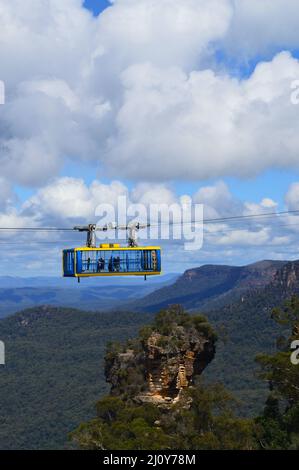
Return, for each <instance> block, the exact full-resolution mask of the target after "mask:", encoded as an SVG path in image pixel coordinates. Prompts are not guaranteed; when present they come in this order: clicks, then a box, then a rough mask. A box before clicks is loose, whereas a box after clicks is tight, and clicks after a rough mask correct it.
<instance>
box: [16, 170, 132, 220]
mask: <svg viewBox="0 0 299 470" xmlns="http://www.w3.org/2000/svg"><path fill="white" fill-rule="evenodd" d="M121 195H127V188H126V187H125V186H124V185H123V184H122V183H120V182H118V181H115V182H112V183H111V184H101V183H100V182H99V181H94V182H93V183H92V184H91V185H90V186H87V185H86V184H85V182H84V180H82V179H77V178H68V177H65V178H57V179H55V180H54V181H53V182H51V183H50V184H48V185H46V186H45V187H43V188H41V189H40V190H39V191H38V192H37V193H36V194H35V195H34V196H32V197H31V198H30V199H29V200H28V201H26V202H25V203H24V204H23V207H22V210H23V212H24V214H32V215H35V217H38V219H39V220H40V223H41V222H42V221H45V220H53V221H56V222H57V223H60V224H61V222H65V223H68V222H70V223H71V221H73V220H82V221H84V222H89V223H90V222H91V221H92V220H94V217H95V210H96V207H97V206H98V204H101V203H110V204H113V205H115V204H116V202H117V198H118V196H121ZM112 222H113V221H112Z"/></svg>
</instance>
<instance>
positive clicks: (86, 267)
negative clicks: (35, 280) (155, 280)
mask: <svg viewBox="0 0 299 470" xmlns="http://www.w3.org/2000/svg"><path fill="white" fill-rule="evenodd" d="M159 274H161V249H160V247H157V246H147V247H139V246H138V247H121V246H120V245H118V244H102V245H100V246H99V247H95V248H91V247H88V246H87V247H79V248H72V249H67V250H63V276H64V277H75V278H78V279H80V278H81V277H96V276H102V277H108V276H144V277H145V278H146V277H147V276H154V275H159Z"/></svg>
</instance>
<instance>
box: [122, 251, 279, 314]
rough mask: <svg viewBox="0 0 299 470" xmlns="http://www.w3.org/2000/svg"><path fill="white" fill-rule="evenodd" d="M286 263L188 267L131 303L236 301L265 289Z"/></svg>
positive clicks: (155, 306)
mask: <svg viewBox="0 0 299 470" xmlns="http://www.w3.org/2000/svg"><path fill="white" fill-rule="evenodd" d="M287 264H288V261H271V260H264V261H260V262H257V263H254V264H250V265H247V266H225V265H223V266H222V265H204V266H201V267H200V268H193V269H188V270H187V271H185V273H184V274H183V275H182V276H180V277H179V278H178V279H177V280H176V281H175V282H174V283H173V284H171V285H168V286H165V287H162V288H161V289H158V290H155V291H154V292H151V293H150V294H148V295H146V296H145V297H144V298H142V299H138V301H137V302H133V303H132V304H131V305H130V306H131V307H132V308H134V309H137V310H138V309H140V310H142V311H148V312H155V311H157V310H159V309H161V308H165V307H167V306H168V305H170V304H181V305H183V306H184V307H185V308H189V309H201V310H203V311H208V310H211V309H213V308H219V307H220V306H224V305H226V304H228V303H232V302H235V301H237V300H238V299H239V298H240V297H241V296H242V295H243V294H246V293H247V292H248V291H250V290H255V289H262V288H264V287H265V286H266V285H268V284H269V283H271V282H272V281H274V278H275V276H276V274H277V272H278V270H279V269H281V268H282V267H283V266H285V265H287ZM127 307H129V305H127Z"/></svg>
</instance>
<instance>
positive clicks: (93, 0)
mask: <svg viewBox="0 0 299 470" xmlns="http://www.w3.org/2000/svg"><path fill="white" fill-rule="evenodd" d="M84 5H85V7H86V8H87V9H88V10H91V11H92V12H93V13H94V15H98V14H99V13H101V11H103V10H104V9H105V8H107V7H108V6H109V5H111V3H110V2H108V1H106V0H85V2H84Z"/></svg>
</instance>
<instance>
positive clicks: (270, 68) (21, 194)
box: [0, 0, 299, 274]
mask: <svg viewBox="0 0 299 470" xmlns="http://www.w3.org/2000/svg"><path fill="white" fill-rule="evenodd" d="M27 1H28V2H30V1H33V0H27ZM17 4H18V2H17V0H11V1H10V2H8V3H7V4H5V12H4V13H5V15H3V17H1V16H0V40H1V41H2V43H3V44H4V45H5V47H3V48H2V49H1V50H0V61H1V73H2V74H3V76H0V79H1V80H2V79H3V81H4V82H5V85H6V89H7V102H6V104H5V106H1V107H0V142H1V153H0V159H1V170H2V171H1V175H0V179H1V181H0V183H1V184H0V225H3V226H7V225H12V224H13V225H14V224H18V225H21V226H28V225H32V224H34V225H37V226H40V225H41V226H42V225H52V226H56V225H58V226H62V225H63V226H65V225H68V226H72V224H74V223H77V222H78V223H79V222H80V223H87V222H91V221H94V218H95V215H94V214H95V207H96V205H97V204H99V203H101V202H102V201H103V202H107V201H115V199H116V198H117V196H118V195H119V194H123V193H124V192H125V193H126V194H128V195H129V198H130V200H131V201H134V202H139V203H144V204H149V203H150V201H155V202H168V203H169V204H170V203H171V202H174V201H176V202H177V201H179V198H180V197H181V196H183V195H189V196H191V197H192V198H193V202H200V203H202V204H204V205H205V210H206V214H207V217H221V216H227V215H228V214H230V215H231V214H235V215H239V214H240V213H242V214H243V213H244V214H248V213H255V212H267V211H273V210H284V209H290V210H294V209H297V207H298V209H299V174H298V168H299V140H298V139H299V138H298V136H299V125H298V123H299V121H298V113H299V106H295V105H294V104H292V103H291V99H290V98H291V85H292V83H294V82H295V81H296V80H299V62H298V57H299V54H298V51H299V40H298V28H299V19H298V15H297V11H294V2H293V1H292V0H284V1H282V0H277V1H276V2H275V3H269V5H268V8H267V9H265V8H263V7H262V4H261V2H260V1H258V0H244V1H243V2H241V3H240V2H238V1H236V0H213V2H211V1H208V0H207V1H206V2H205V1H202V2H198V1H197V0H188V1H186V2H182V1H180V0H173V2H172V3H170V2H169V1H166V0H159V1H158V0H130V1H129V0H122V1H116V2H114V3H112V4H110V3H109V2H107V1H104V0H97V1H96V0H86V2H85V5H84V6H85V8H87V9H89V10H90V11H92V13H93V15H86V11H85V10H84V8H82V7H80V5H79V2H77V1H75V0H69V1H68V2H67V4H66V3H61V4H60V5H58V3H57V2H54V1H51V0H50V1H49V2H48V3H47V8H48V9H49V11H45V6H44V3H43V2H42V1H40V2H39V1H37V2H35V3H34V9H32V10H30V5H29V6H28V5H27V8H25V6H24V7H20V8H16V5H17ZM108 6H110V8H109V10H106V13H105V15H103V16H101V12H102V11H103V10H105V9H107V7H108ZM31 11H32V12H33V11H34V14H33V13H28V12H31ZM203 17H204V18H205V24H204V25H203V23H202V21H201V19H202V18H203ZM7 18H9V20H7ZM2 22H3V24H2ZM19 25H22V28H20V27H19ZM44 30H47V31H48V35H46V36H45V35H43V34H42V31H44ZM25 31H27V33H26V34H25ZM33 44H35V47H33ZM57 44H58V46H57ZM45 51H46V52H45ZM113 203H114V202H113ZM277 222H278V220H277ZM294 222H296V220H293V219H292V220H291V219H290V220H288V223H294ZM222 228H223V230H224V229H225V230H226V231H229V230H232V229H233V228H234V227H232V226H226V227H222ZM240 228H242V229H244V227H240ZM296 239H297V232H296V230H295V228H292V229H283V230H282V229H277V230H276V229H275V230H274V229H273V230H272V229H271V230H270V229H269V227H267V226H266V225H263V224H261V225H255V226H252V227H250V230H248V232H246V233H245V234H243V232H238V233H237V232H232V233H231V235H230V236H228V235H226V234H224V233H221V234H220V233H219V235H217V237H216V238H215V237H214V235H213V234H212V235H211V237H210V236H208V238H207V241H206V243H205V246H204V249H203V250H201V251H200V252H199V253H196V254H194V255H193V256H191V255H190V254H187V253H185V252H184V251H183V250H182V247H181V246H179V248H178V247H177V246H176V245H175V244H173V243H170V244H169V245H167V246H166V250H165V252H166V267H167V270H171V271H176V270H178V269H180V270H181V269H184V268H186V267H188V266H189V265H190V264H192V265H198V264H201V263H204V262H215V263H216V262H217V263H219V262H225V263H237V264H241V263H246V262H251V261H252V262H253V261H256V260H258V259H260V258H264V257H265V258H266V257H267V258H278V259H282V258H285V257H288V258H294V257H297V253H296V251H295V250H294V246H295V243H296ZM22 240H23V243H26V238H25V237H23V238H22ZM245 240H246V241H247V244H245V243H244V241H245ZM56 241H57V247H58V248H59V249H60V248H61V246H63V243H66V242H67V240H60V239H58V240H56ZM57 247H55V248H56V253H59V251H57ZM265 247H266V248H265ZM177 250H178V251H177ZM15 256H16V257H19V256H20V257H21V258H20V259H21V263H22V266H26V267H27V270H28V273H30V274H34V273H38V272H39V270H40V269H45V270H50V272H52V273H54V272H56V271H55V269H56V267H55V266H56V261H55V262H54V261H53V262H52V263H50V265H49V266H48V267H46V266H43V263H40V260H39V257H38V254H34V256H32V255H30V256H28V257H26V256H25V257H24V258H23V255H20V253H15ZM51 256H52V255H51V254H49V258H48V259H50V257H51ZM55 256H56V255H55ZM57 256H58V255H57ZM0 258H1V257H0ZM2 261H3V260H2ZM0 262H1V259H0ZM3 262H4V263H6V261H5V259H4V261H3ZM7 264H9V263H8V262H7ZM2 266H3V264H2ZM43 274H45V272H43Z"/></svg>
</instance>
